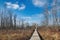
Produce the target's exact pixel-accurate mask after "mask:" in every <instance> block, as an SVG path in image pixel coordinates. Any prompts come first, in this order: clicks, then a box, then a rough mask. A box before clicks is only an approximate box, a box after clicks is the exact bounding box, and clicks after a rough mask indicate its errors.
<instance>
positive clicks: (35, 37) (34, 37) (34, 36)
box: [30, 29, 40, 40]
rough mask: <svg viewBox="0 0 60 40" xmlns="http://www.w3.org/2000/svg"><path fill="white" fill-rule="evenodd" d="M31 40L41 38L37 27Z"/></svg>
mask: <svg viewBox="0 0 60 40" xmlns="http://www.w3.org/2000/svg"><path fill="white" fill-rule="evenodd" d="M30 40H40V38H39V35H38V33H37V31H36V29H35V32H34V33H33V35H32V37H31V39H30Z"/></svg>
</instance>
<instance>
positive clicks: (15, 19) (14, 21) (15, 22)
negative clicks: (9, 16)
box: [14, 15, 17, 29]
mask: <svg viewBox="0 0 60 40" xmlns="http://www.w3.org/2000/svg"><path fill="white" fill-rule="evenodd" d="M16 17H17V16H16V15H14V29H16Z"/></svg>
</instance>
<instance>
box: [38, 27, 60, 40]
mask: <svg viewBox="0 0 60 40" xmlns="http://www.w3.org/2000/svg"><path fill="white" fill-rule="evenodd" d="M38 32H39V34H40V35H41V36H42V37H43V39H44V40H60V28H58V27H40V28H38Z"/></svg>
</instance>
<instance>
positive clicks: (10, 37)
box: [0, 29, 34, 40]
mask: <svg viewBox="0 0 60 40" xmlns="http://www.w3.org/2000/svg"><path fill="white" fill-rule="evenodd" d="M33 31H34V29H21V30H20V29H17V30H0V40H29V38H30V37H31V35H32V33H33Z"/></svg>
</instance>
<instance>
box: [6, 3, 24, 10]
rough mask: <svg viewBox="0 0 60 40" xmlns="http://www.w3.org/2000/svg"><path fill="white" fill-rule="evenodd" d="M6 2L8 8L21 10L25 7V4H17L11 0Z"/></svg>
mask: <svg viewBox="0 0 60 40" xmlns="http://www.w3.org/2000/svg"><path fill="white" fill-rule="evenodd" d="M5 4H6V7H7V8H12V9H19V10H23V9H25V5H24V4H21V5H19V4H16V3H15V4H13V3H11V2H6V3H5Z"/></svg>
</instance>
